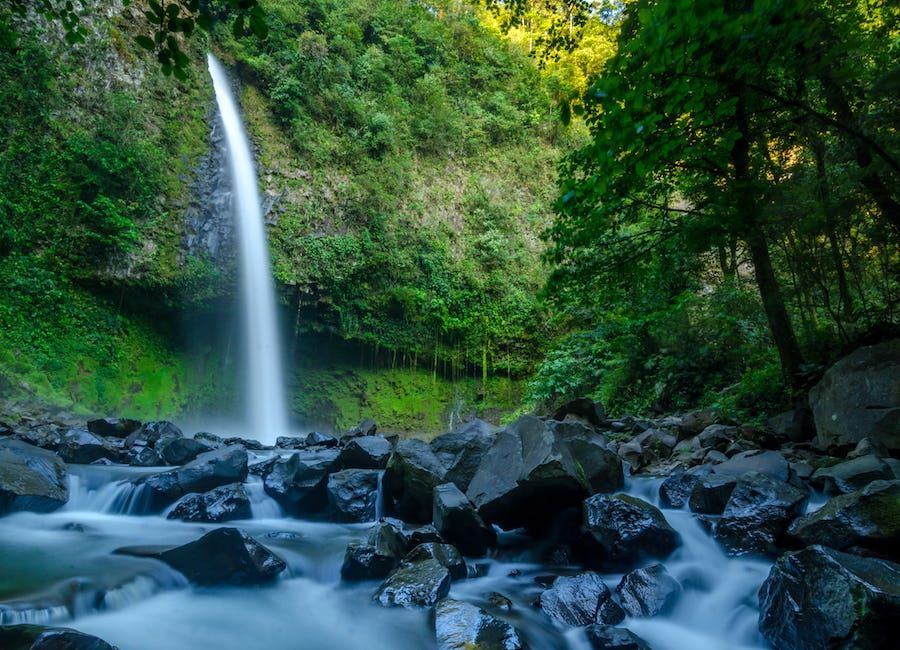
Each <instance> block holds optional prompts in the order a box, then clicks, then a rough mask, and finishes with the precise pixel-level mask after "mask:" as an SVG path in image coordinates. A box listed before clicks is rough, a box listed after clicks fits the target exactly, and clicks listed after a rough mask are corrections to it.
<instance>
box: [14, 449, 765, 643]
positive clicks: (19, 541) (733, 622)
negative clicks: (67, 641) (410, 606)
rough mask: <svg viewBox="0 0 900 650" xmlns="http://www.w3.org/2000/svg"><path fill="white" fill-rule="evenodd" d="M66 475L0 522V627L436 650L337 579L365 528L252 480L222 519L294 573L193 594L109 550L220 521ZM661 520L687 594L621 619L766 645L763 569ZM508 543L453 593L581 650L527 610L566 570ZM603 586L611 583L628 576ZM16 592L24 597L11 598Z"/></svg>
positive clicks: (646, 485) (529, 546)
mask: <svg viewBox="0 0 900 650" xmlns="http://www.w3.org/2000/svg"><path fill="white" fill-rule="evenodd" d="M272 453H273V452H260V453H259V454H253V458H252V459H251V463H252V462H259V461H260V460H262V459H264V458H265V457H267V456H266V454H272ZM70 467H71V474H70V477H69V489H70V492H71V498H70V501H69V503H68V504H67V505H66V506H65V507H64V508H63V509H62V510H60V511H57V512H55V513H51V514H34V513H25V512H23V513H16V514H12V515H9V516H7V517H5V518H4V520H3V526H0V557H2V558H3V560H4V561H3V566H4V568H5V570H6V575H4V576H0V598H2V599H3V600H4V602H3V604H2V605H0V623H7V624H9V623H21V622H34V623H42V624H56V625H65V626H70V627H74V628H76V629H79V630H81V631H84V632H87V633H90V634H95V635H97V636H99V637H101V638H103V639H105V640H106V641H108V642H109V643H112V644H114V645H117V646H119V647H120V648H122V650H160V649H162V648H165V649H166V650H196V649H198V648H221V649H223V650H246V649H247V648H260V649H264V650H298V649H299V650H323V649H340V650H357V649H358V650H363V649H365V650H379V649H384V650H388V649H391V650H428V649H433V648H435V641H434V631H433V625H434V624H433V622H432V620H431V618H430V615H429V613H428V612H427V611H425V610H420V611H408V610H403V609H398V608H391V609H384V608H381V607H380V606H378V605H376V604H374V603H373V602H372V601H371V595H372V593H373V591H374V590H375V588H376V586H377V582H364V583H353V584H348V583H342V582H341V581H340V566H341V562H342V560H343V555H344V551H345V549H346V547H347V545H348V544H349V543H350V542H358V541H362V540H364V539H365V537H366V535H367V532H368V529H369V527H370V525H371V524H336V523H326V522H317V521H303V520H299V519H294V518H286V517H284V516H283V515H282V512H281V510H280V508H279V507H278V505H277V504H276V503H275V502H274V501H272V500H271V499H270V498H269V497H268V496H267V495H266V494H265V492H264V491H263V489H262V485H261V482H260V481H259V479H255V478H254V477H253V476H251V481H250V482H249V484H248V485H247V490H248V493H249V495H250V498H251V501H252V502H253V507H252V512H253V518H252V519H248V520H244V521H235V522H229V524H228V525H229V526H236V527H238V528H241V529H243V530H246V531H247V532H248V533H249V534H250V535H252V536H253V537H255V538H256V539H258V540H260V541H261V542H262V543H264V544H265V545H266V546H268V547H270V548H271V549H272V550H273V551H274V552H275V553H277V554H278V555H279V556H281V557H282V558H283V559H284V560H285V562H286V563H287V565H288V570H287V571H286V572H285V574H284V575H283V577H282V578H280V579H279V580H278V581H277V582H276V583H275V584H273V585H271V586H266V587H259V588H246V587H243V588H226V587H220V588H198V587H191V586H190V585H188V584H187V582H186V581H185V580H184V578H183V577H181V576H180V575H179V574H178V573H176V572H174V571H172V570H171V569H169V568H168V567H166V566H165V565H163V564H161V563H159V562H155V561H152V560H147V559H144V558H137V557H130V556H123V555H115V554H113V553H112V551H113V550H114V549H116V548H119V547H122V546H133V545H141V546H148V545H165V546H173V545H177V544H183V543H187V542H189V541H192V540H194V539H196V538H197V537H199V536H200V535H201V534H202V533H203V532H206V531H208V530H210V529H211V528H213V527H215V525H210V524H194V523H185V522H181V521H176V520H168V519H166V518H165V515H166V513H165V512H164V513H162V515H153V516H138V515H135V514H130V513H133V512H140V509H141V504H140V500H141V496H140V493H139V491H138V490H139V488H135V486H134V484H133V483H131V481H130V480H129V479H134V478H136V477H138V476H141V475H143V474H147V473H152V472H154V471H159V468H132V467H121V466H119V467H116V466H110V467H105V466H77V465H73V466H70ZM659 483H660V481H659V480H656V479H633V480H631V481H629V482H628V484H627V485H626V490H625V491H627V492H628V493H630V494H633V495H635V496H638V497H641V498H644V499H647V500H648V501H651V502H654V503H656V504H657V505H659V503H658V499H657V497H656V495H657V492H658V487H659ZM664 513H665V516H666V518H667V519H668V520H669V522H670V523H671V524H672V526H673V527H674V528H675V529H676V530H678V532H679V533H680V534H681V536H682V540H683V545H682V547H681V548H679V549H678V550H676V552H675V553H674V554H673V555H672V556H671V557H670V558H669V559H668V560H666V562H665V564H666V566H667V568H668V570H669V572H670V573H671V574H672V575H673V576H674V577H675V578H677V579H678V580H679V581H680V582H681V584H682V586H683V589H684V593H683V594H682V596H681V598H680V599H679V602H678V604H677V606H676V609H675V610H674V611H672V612H670V613H668V614H663V615H660V616H657V617H654V618H652V619H640V618H630V619H626V620H625V621H624V622H623V623H622V625H623V626H626V627H628V628H630V629H632V630H633V631H634V632H635V633H637V634H639V635H640V636H642V637H644V638H645V639H646V640H647V641H648V642H649V643H650V645H651V646H652V647H653V648H654V649H655V650H684V649H686V648H690V649H692V650H726V649H728V650H732V649H736V648H763V647H766V646H765V644H764V643H763V641H762V639H761V638H760V637H759V634H758V632H757V629H756V621H757V616H758V611H757V605H756V593H757V590H758V589H759V586H760V584H761V583H762V581H763V580H764V579H765V576H766V574H767V573H768V567H769V565H768V564H766V563H764V562H760V561H756V560H747V559H740V558H730V557H727V556H726V555H724V554H723V552H722V550H721V549H720V548H719V547H718V546H717V544H716V543H715V541H714V540H713V539H712V538H710V537H709V535H708V534H707V533H706V532H705V531H704V530H703V528H702V527H701V525H700V524H699V523H698V522H697V521H696V519H694V518H693V517H692V515H691V513H690V512H687V511H682V510H664ZM23 540H27V542H26V543H23ZM500 543H501V546H502V549H503V557H504V559H503V560H502V561H498V560H485V563H486V564H487V575H485V576H483V577H478V578H471V579H467V580H461V581H454V582H453V583H452V587H451V591H450V596H451V597H453V598H459V599H463V600H468V601H471V602H474V603H476V604H479V605H482V606H486V605H487V603H486V598H487V595H488V594H489V593H490V592H492V591H497V592H500V593H502V594H504V595H505V596H507V597H508V598H510V599H511V600H512V602H513V609H512V611H511V615H510V616H511V618H512V620H513V621H514V623H515V624H516V625H517V627H519V628H520V629H521V631H522V632H523V634H524V635H525V637H526V638H527V641H528V643H529V646H528V647H529V648H531V650H555V649H560V650H587V648H589V645H588V642H587V640H586V637H585V635H584V632H583V630H581V629H578V628H569V629H565V628H561V627H557V626H554V625H553V624H552V623H551V622H550V621H549V619H546V618H545V617H544V615H543V614H542V613H541V612H540V610H538V609H536V608H534V607H533V605H532V603H533V602H534V600H535V599H536V598H537V597H538V596H539V594H540V592H541V590H542V587H540V586H539V585H538V584H537V583H536V582H535V580H534V578H535V577H536V576H539V575H546V574H547V573H548V572H555V571H562V572H565V571H566V569H565V568H563V567H547V566H546V565H542V564H540V563H539V562H538V561H537V557H536V556H537V554H538V553H539V551H538V550H536V549H535V547H534V544H533V542H530V541H527V540H525V539H524V538H523V536H522V535H520V534H519V533H516V532H509V533H503V534H501V535H500ZM47 558H53V561H52V562H48V561H47ZM514 569H515V570H517V571H518V572H519V573H518V574H516V573H515V572H514V571H513V570H514ZM511 573H512V574H513V575H511ZM73 575H76V576H78V577H77V578H74V579H73V578H72V576H73ZM603 578H604V580H605V582H606V583H607V584H608V585H610V587H614V586H615V585H616V584H617V582H618V580H619V579H620V578H621V575H619V574H603ZM13 586H15V589H16V591H17V593H19V594H22V593H25V594H28V595H27V596H20V597H19V599H18V601H17V598H16V597H15V594H13V593H11V592H10V590H11V589H12V588H13ZM61 592H68V593H70V594H71V593H74V594H75V596H74V597H70V598H69V602H71V603H72V605H71V607H68V608H67V607H61V606H59V605H58V604H56V605H54V603H58V602H59V598H54V597H53V595H54V594H59V593H61ZM97 593H100V594H102V597H101V598H98V597H97V596H96V594H97ZM17 602H18V603H19V605H20V606H18V607H17V606H16V603H17Z"/></svg>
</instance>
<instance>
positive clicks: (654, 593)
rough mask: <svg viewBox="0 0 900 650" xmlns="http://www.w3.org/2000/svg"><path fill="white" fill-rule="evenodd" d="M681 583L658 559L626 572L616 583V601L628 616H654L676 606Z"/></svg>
mask: <svg viewBox="0 0 900 650" xmlns="http://www.w3.org/2000/svg"><path fill="white" fill-rule="evenodd" d="M680 595H681V585H680V584H679V583H678V581H677V580H676V579H675V578H673V577H672V576H671V575H669V572H668V571H666V567H664V566H663V565H662V564H660V563H658V562H657V563H656V564H651V565H650V566H647V567H644V568H642V569H636V570H634V571H631V572H630V573H626V574H625V575H624V576H623V577H622V581H621V582H619V586H617V587H616V596H617V597H618V600H619V604H620V605H621V606H622V609H624V610H625V613H626V614H628V615H629V616H656V615H657V614H665V613H666V612H669V611H671V610H672V608H673V607H675V603H676V601H677V600H678V597H679V596H680Z"/></svg>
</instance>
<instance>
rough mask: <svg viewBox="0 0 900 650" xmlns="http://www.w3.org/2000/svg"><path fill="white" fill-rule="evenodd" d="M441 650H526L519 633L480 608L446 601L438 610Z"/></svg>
mask: <svg viewBox="0 0 900 650" xmlns="http://www.w3.org/2000/svg"><path fill="white" fill-rule="evenodd" d="M434 613H435V617H434V631H435V636H436V637H437V645H438V650H475V649H477V650H524V648H525V644H524V643H523V642H522V639H521V638H519V633H518V632H516V628H514V627H513V626H512V625H510V624H509V623H506V622H505V621H501V620H500V619H498V618H495V617H493V616H491V615H490V614H488V613H487V612H485V611H484V610H483V609H481V608H480V607H476V606H475V605H472V604H469V603H467V602H464V601H461V600H452V599H450V598H444V599H442V600H441V601H439V602H438V604H437V606H436V607H435V611H434Z"/></svg>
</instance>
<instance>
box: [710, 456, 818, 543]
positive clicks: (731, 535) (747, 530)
mask: <svg viewBox="0 0 900 650" xmlns="http://www.w3.org/2000/svg"><path fill="white" fill-rule="evenodd" d="M808 501H809V492H808V491H807V490H803V489H800V488H796V487H794V486H793V485H791V484H789V483H784V482H782V481H779V480H777V479H774V478H772V477H770V476H767V475H765V474H759V473H757V472H750V473H747V474H745V475H744V476H743V477H742V478H741V480H740V481H738V484H737V486H736V487H735V488H734V491H733V492H732V493H731V497H730V498H729V499H728V504H727V505H726V506H725V512H724V513H723V514H722V517H721V518H720V519H719V520H718V522H716V529H715V535H716V539H717V540H718V541H719V543H721V544H722V545H723V546H724V547H725V548H726V550H728V551H729V552H731V553H734V554H738V555H740V554H744V553H753V554H757V555H776V554H777V552H778V549H779V547H781V546H783V542H784V538H785V533H786V532H787V529H788V526H789V525H790V523H791V521H793V520H794V519H795V518H796V517H799V516H800V515H801V514H802V513H803V511H804V509H805V508H806V504H807V502H808Z"/></svg>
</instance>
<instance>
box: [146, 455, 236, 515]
mask: <svg viewBox="0 0 900 650" xmlns="http://www.w3.org/2000/svg"><path fill="white" fill-rule="evenodd" d="M246 478H247V452H246V451H245V450H244V449H243V448H242V447H239V446H237V445H231V446H228V447H220V448H219V449H214V450H213V451H208V452H206V453H203V454H200V455H199V456H197V458H195V459H194V460H192V461H191V462H190V463H188V464H187V465H184V466H183V467H179V468H178V469H173V470H170V471H168V472H162V473H160V474H153V475H151V476H147V477H145V478H143V479H141V480H139V481H137V482H136V484H137V485H139V486H143V487H144V489H145V490H146V491H147V492H148V502H149V508H150V509H151V510H152V511H159V510H162V509H163V508H165V507H166V506H168V505H169V504H171V503H173V502H175V501H176V500H178V499H179V498H180V497H182V496H184V495H185V494H190V493H191V492H208V491H209V490H212V489H214V488H217V487H219V486H221V485H227V484H229V483H242V482H243V481H244V480H245V479H246Z"/></svg>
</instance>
